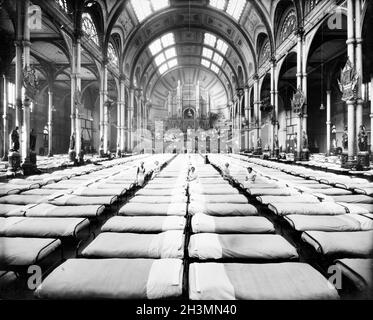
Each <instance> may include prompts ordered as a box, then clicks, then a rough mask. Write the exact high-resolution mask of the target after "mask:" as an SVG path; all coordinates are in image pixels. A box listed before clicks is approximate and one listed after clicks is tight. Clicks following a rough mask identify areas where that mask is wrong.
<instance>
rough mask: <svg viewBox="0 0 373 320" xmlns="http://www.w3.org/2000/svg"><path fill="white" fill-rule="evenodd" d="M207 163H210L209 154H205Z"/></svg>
mask: <svg viewBox="0 0 373 320" xmlns="http://www.w3.org/2000/svg"><path fill="white" fill-rule="evenodd" d="M205 164H210V160H209V157H208V155H207V154H206V155H205Z"/></svg>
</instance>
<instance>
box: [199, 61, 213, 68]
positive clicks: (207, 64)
mask: <svg viewBox="0 0 373 320" xmlns="http://www.w3.org/2000/svg"><path fill="white" fill-rule="evenodd" d="M201 64H202V65H203V66H205V67H206V68H210V66H211V62H210V61H208V60H206V59H202V60H201Z"/></svg>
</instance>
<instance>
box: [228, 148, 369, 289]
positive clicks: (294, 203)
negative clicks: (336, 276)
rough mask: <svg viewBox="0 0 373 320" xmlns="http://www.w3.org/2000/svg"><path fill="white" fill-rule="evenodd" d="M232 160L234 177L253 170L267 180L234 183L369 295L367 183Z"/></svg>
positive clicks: (296, 168)
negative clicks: (239, 185) (248, 169)
mask: <svg viewBox="0 0 373 320" xmlns="http://www.w3.org/2000/svg"><path fill="white" fill-rule="evenodd" d="M230 161H233V163H234V165H235V166H237V172H238V173H239V172H242V170H243V167H245V166H251V167H253V168H254V170H255V171H256V172H257V174H258V176H259V177H260V178H261V179H264V180H266V183H264V184H263V185H261V183H259V181H258V182H257V183H255V184H252V185H246V186H245V183H243V184H242V181H241V182H240V181H237V182H238V183H240V184H241V187H242V188H243V189H244V190H246V192H247V193H248V194H249V195H251V196H252V197H255V198H256V200H257V201H258V202H259V203H261V205H263V206H264V207H267V208H268V209H269V210H270V211H271V212H272V213H273V214H274V215H275V216H276V217H277V218H278V219H279V221H280V222H281V223H283V225H284V226H285V228H286V227H290V229H291V230H292V231H294V233H295V234H296V235H297V236H299V238H300V241H301V243H304V244H305V245H306V246H308V247H310V248H312V250H313V251H315V252H316V255H315V257H314V258H316V259H319V260H321V261H323V264H324V267H325V269H328V268H329V267H331V266H334V265H335V266H337V267H338V268H339V269H340V271H341V272H342V273H343V275H344V276H345V278H346V282H352V284H353V287H355V288H356V289H357V290H358V291H359V292H360V293H362V295H363V296H372V273H373V260H372V257H373V231H372V230H373V221H372V219H373V215H372V213H373V198H372V192H371V191H372V186H373V184H372V183H371V182H369V181H368V180H366V179H360V178H354V177H348V176H341V175H337V174H332V173H325V172H322V171H318V170H310V169H305V168H302V167H299V166H294V165H288V164H281V163H275V162H271V161H266V160H261V159H252V158H250V159H249V158H245V157H241V156H236V155H231V156H230ZM238 180H239V179H238Z"/></svg>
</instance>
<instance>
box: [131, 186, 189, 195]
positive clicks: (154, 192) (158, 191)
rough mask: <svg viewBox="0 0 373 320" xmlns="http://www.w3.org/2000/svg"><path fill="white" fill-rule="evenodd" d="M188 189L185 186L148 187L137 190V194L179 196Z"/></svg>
mask: <svg viewBox="0 0 373 320" xmlns="http://www.w3.org/2000/svg"><path fill="white" fill-rule="evenodd" d="M185 193H186V191H185V189H183V188H173V189H148V188H147V187H145V188H143V189H140V190H139V191H137V192H136V195H135V196H136V197H137V196H168V197H171V196H178V195H180V196H181V195H185Z"/></svg>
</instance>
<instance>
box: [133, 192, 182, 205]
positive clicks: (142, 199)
mask: <svg viewBox="0 0 373 320" xmlns="http://www.w3.org/2000/svg"><path fill="white" fill-rule="evenodd" d="M180 202H181V203H186V202H187V197H186V196H185V195H184V194H178V195H174V196H136V197H134V198H132V199H131V200H130V201H129V203H141V204H146V203H148V204H156V203H166V204H171V203H180Z"/></svg>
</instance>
